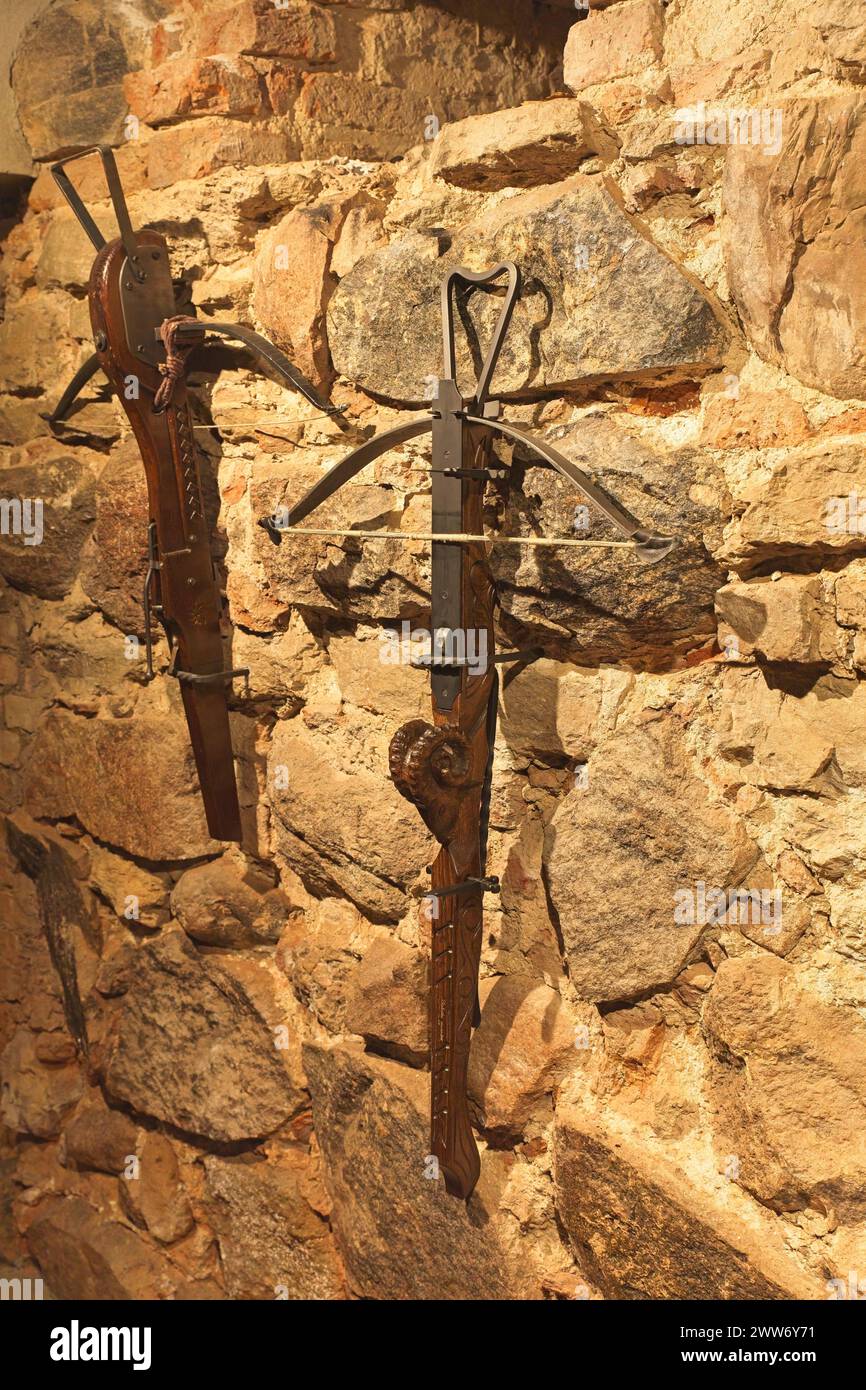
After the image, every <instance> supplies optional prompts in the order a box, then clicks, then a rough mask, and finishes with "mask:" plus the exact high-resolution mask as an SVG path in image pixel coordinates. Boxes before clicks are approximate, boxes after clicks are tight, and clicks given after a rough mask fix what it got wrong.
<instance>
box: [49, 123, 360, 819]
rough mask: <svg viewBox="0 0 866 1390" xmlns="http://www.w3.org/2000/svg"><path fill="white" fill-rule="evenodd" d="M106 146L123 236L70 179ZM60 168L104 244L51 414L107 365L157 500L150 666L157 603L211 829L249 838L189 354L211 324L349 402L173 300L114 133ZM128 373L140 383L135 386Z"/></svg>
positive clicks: (254, 339)
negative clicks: (139, 226)
mask: <svg viewBox="0 0 866 1390" xmlns="http://www.w3.org/2000/svg"><path fill="white" fill-rule="evenodd" d="M94 153H97V154H98V155H99V157H100V159H101V160H102V166H103V169H104V172H105V179H106V183H107V185H108V192H109V195H110V197H111V202H112V206H113V208H114V214H115V217H116V219H117V227H118V231H119V236H117V237H116V238H115V239H114V240H112V241H106V240H105V238H104V237H103V235H102V233H101V232H100V230H99V227H98V226H97V225H96V222H95V221H94V219H93V217H92V216H91V215H90V213H89V212H88V210H87V208H86V207H85V205H84V203H83V201H82V199H81V197H80V195H79V194H78V192H77V191H76V189H75V188H74V187H73V185H72V183H71V181H70V179H69V176H68V174H67V173H66V168H65V166H66V165H67V164H69V163H71V162H72V160H77V159H82V158H84V157H85V155H91V154H94ZM51 172H52V174H53V176H54V178H55V180H56V182H57V184H58V185H59V187H60V190H61V192H62V193H63V196H64V197H65V199H66V201H67V202H68V203H69V205H70V207H71V208H72V211H73V212H74V214H75V216H76V217H77V218H78V221H79V222H80V223H81V226H82V227H83V228H84V231H85V232H86V233H87V235H88V237H89V238H90V240H91V241H92V243H93V245H94V246H95V247H96V252H97V254H96V257H95V259H94V262H93V267H92V269H91V272H90V282H89V287H88V298H89V302H90V319H91V324H92V327H93V334H94V344H95V347H96V351H95V353H94V354H93V355H92V356H91V357H89V358H88V359H87V361H86V362H85V363H84V364H83V365H82V366H81V367H80V368H79V369H78V371H77V372H76V373H75V375H74V377H73V378H72V380H71V381H70V383H69V385H68V387H67V388H66V390H65V391H64V392H63V395H62V396H61V398H60V400H59V401H58V403H57V405H56V407H55V409H54V411H53V412H52V413H51V415H50V416H49V417H48V419H49V421H50V423H51V424H52V425H57V424H59V423H60V422H61V421H63V420H65V419H66V417H67V416H68V414H69V411H70V409H71V407H72V405H73V403H74V401H75V399H76V398H77V396H78V394H79V392H80V391H81V389H82V388H83V387H84V386H85V385H86V384H87V382H88V381H89V380H90V378H91V377H92V376H93V375H94V373H95V372H96V371H97V370H98V369H99V368H100V367H101V368H102V370H103V372H104V373H105V375H106V376H107V377H108V380H109V382H110V383H111V385H112V386H113V388H114V390H115V392H116V393H117V396H118V399H119V400H120V402H121V404H122V406H123V408H124V410H125V411H126V414H127V416H128V418H129V422H130V425H131V426H132V430H133V433H134V434H135V437H136V440H137V442H138V447H139V449H140V451H141V457H142V461H143V463H144V469H145V473H146V475H147V490H148V499H149V509H150V521H149V525H148V560H149V563H148V569H147V577H146V580H145V585H144V633H145V644H146V655H147V678H148V679H150V678H152V677H153V674H154V671H153V648H152V635H151V616H152V614H154V613H155V614H157V615H158V617H159V619H160V622H161V623H162V626H163V628H164V629H165V633H166V636H167V638H168V640H169V645H170V648H171V662H170V666H169V672H168V673H169V674H170V675H173V676H175V677H176V678H177V680H178V681H179V682H180V688H181V694H182V698H183V704H184V710H185V713H186V719H187V724H188V726H189V735H190V742H191V744H192V749H193V753H194V756H195V762H196V767H197V770H198V777H199V784H200V786H201V794H202V799H203V802H204V808H205V814H206V816H207V824H208V830H209V831H210V834H211V835H212V836H213V837H214V838H215V839H218V840H240V838H241V823H240V810H239V806H238V794H237V786H236V783H235V771H234V761H233V756H232V744H231V734H230V731H229V717H228V700H229V693H230V687H231V682H232V679H233V677H234V676H246V675H247V674H248V672H247V670H246V669H245V668H244V669H234V670H226V669H224V662H223V642H222V631H221V617H222V592H221V589H220V584H219V580H218V577H217V575H216V573H215V570H214V565H213V560H212V558H211V546H210V536H209V534H208V528H207V525H206V522H205V516H204V506H203V502H202V491H201V479H200V475H199V465H198V458H197V453H196V448H195V443H194V437H193V428H194V427H193V424H192V420H191V418H190V411H189V404H188V400H187V391H186V385H185V381H184V373H185V369H186V358H187V356H188V354H189V353H190V352H192V350H193V349H194V348H197V347H201V346H202V345H203V344H204V341H205V332H208V333H216V334H218V335H220V336H222V337H226V338H236V339H238V340H239V341H240V342H242V343H244V344H245V345H246V346H247V347H248V348H249V349H251V351H252V352H253V353H255V354H256V355H257V356H258V357H260V358H262V359H263V360H264V361H265V362H267V363H268V365H269V366H270V367H271V368H272V369H273V371H274V372H275V374H276V375H277V376H278V377H279V378H280V380H281V381H282V382H283V384H284V385H286V386H289V387H291V388H292V389H293V390H296V391H299V392H300V393H301V395H302V396H304V397H306V399H307V400H308V401H310V402H311V404H313V405H316V406H318V407H319V408H320V409H321V411H322V412H323V413H324V414H328V415H335V416H337V418H338V419H339V418H340V414H339V411H340V409H341V408H338V407H334V406H331V405H329V404H328V403H327V402H325V401H323V400H322V399H321V397H320V396H319V395H318V393H317V392H316V390H315V388H314V387H313V386H312V385H311V384H310V382H308V381H307V380H306V378H305V377H304V376H302V374H301V373H300V372H299V371H298V369H297V368H296V367H295V366H293V364H292V363H291V362H290V361H289V359H288V358H287V357H286V356H285V355H284V354H283V353H282V352H280V351H279V349H278V348H276V347H275V346H274V344H273V343H270V342H268V340H267V339H266V338H263V337H261V336H260V335H259V334H258V333H254V332H253V331H252V329H250V328H246V327H244V326H243V325H241V324H236V323H214V322H201V321H198V320H196V319H195V318H192V317H190V316H188V315H185V314H179V313H178V312H177V308H176V306H175V297H174V290H173V286H172V278H171V267H170V264H169V257H168V247H167V245H166V242H165V238H164V237H162V236H160V234H159V233H158V232H155V231H152V230H150V229H148V228H146V229H144V230H142V231H140V232H137V233H136V232H133V230H132V223H131V221H130V217H129V210H128V208H127V205H126V199H125V197H124V194H123V187H122V184H121V181H120V177H119V175H118V171H117V165H116V163H115V159H114V154H113V152H112V150H111V149H110V148H109V147H108V146H105V145H100V146H98V147H97V149H96V150H86V151H84V152H83V153H82V154H77V155H72V156H70V157H69V158H67V159H63V160H60V161H58V163H56V164H54V165H52V166H51ZM130 381H132V382H134V383H135V384H136V386H135V390H133V391H130V390H129V389H128V387H129V383H130Z"/></svg>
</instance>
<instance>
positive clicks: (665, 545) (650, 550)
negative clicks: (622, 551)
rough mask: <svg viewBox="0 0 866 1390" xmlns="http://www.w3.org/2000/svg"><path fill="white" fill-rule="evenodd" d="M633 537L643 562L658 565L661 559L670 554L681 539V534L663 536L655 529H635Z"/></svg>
mask: <svg viewBox="0 0 866 1390" xmlns="http://www.w3.org/2000/svg"><path fill="white" fill-rule="evenodd" d="M631 539H632V541H633V543H634V548H635V550H636V551H637V554H638V557H639V558H640V559H641V560H642V561H643V563H644V564H645V565H657V564H658V562H659V560H663V559H664V558H665V556H666V555H670V553H671V551H672V550H673V548H674V546H675V545H676V544H677V543H678V541H679V536H661V535H659V534H658V533H657V532H655V531H635V532H634V534H633V535H632V538H631Z"/></svg>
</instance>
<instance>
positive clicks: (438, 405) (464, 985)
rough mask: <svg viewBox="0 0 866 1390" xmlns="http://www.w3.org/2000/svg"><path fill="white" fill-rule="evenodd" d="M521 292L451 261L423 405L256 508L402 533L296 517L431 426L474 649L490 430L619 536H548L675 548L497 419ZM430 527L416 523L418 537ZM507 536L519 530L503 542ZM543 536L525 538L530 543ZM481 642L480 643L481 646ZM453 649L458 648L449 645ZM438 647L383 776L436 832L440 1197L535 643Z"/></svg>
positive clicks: (487, 637) (448, 552)
mask: <svg viewBox="0 0 866 1390" xmlns="http://www.w3.org/2000/svg"><path fill="white" fill-rule="evenodd" d="M503 277H507V278H506V284H505V287H504V296H503V304H502V308H501V310H500V313H499V318H498V321H497V323H496V327H495V330H494V333H493V337H492V339H491V342H490V347H489V349H488V351H487V355H486V357H485V359H484V362H483V365H482V367H481V371H480V374H479V377H478V381H477V384H476V386H475V390H474V392H473V394H472V396H471V397H470V398H468V399H466V398H464V397H463V396H462V394H461V392H460V388H459V386H458V384H457V379H456V348H455V337H454V292H455V289H457V288H460V289H461V290H462V291H464V292H465V293H467V294H468V293H471V292H473V291H475V290H481V291H485V292H492V293H495V292H497V291H498V292H499V293H500V294H502V293H503V287H502V285H501V283H500V282H501V280H502V278H503ZM519 289H520V275H519V271H518V268H517V266H516V265H514V264H513V263H512V262H502V263H501V264H499V265H497V266H494V267H493V269H492V270H488V271H486V272H483V273H481V274H475V273H473V272H471V271H469V270H466V269H463V268H458V269H455V270H452V271H451V272H450V273H449V274H448V275H447V276H446V278H445V280H444V281H443V284H442V332H443V359H444V368H443V373H444V374H443V376H442V378H441V379H440V380H439V382H438V386H437V389H436V394H435V396H434V399H433V402H432V409H431V410H430V411H425V412H424V413H423V414H417V415H413V416H411V417H410V418H409V419H407V420H405V421H404V422H402V423H401V424H399V425H397V426H395V427H394V428H392V429H390V430H386V431H384V432H383V433H382V434H380V435H377V436H375V437H374V438H372V439H370V440H368V441H366V442H365V443H364V444H361V445H360V446H359V447H358V448H356V449H354V450H353V451H352V452H351V453H349V454H348V455H347V456H346V457H345V458H344V459H343V460H342V461H341V462H340V463H338V464H336V465H335V466H334V467H333V468H332V469H330V471H329V472H328V473H326V474H325V475H324V476H323V477H322V478H321V479H320V481H319V482H318V483H316V484H315V485H314V486H313V487H312V488H311V489H310V490H309V491H308V492H307V493H306V494H305V495H304V496H303V497H302V498H301V499H300V501H299V502H297V503H295V505H294V506H292V507H289V508H285V509H282V510H281V511H278V512H276V513H274V514H273V515H272V516H268V517H263V518H262V519H261V520H260V525H262V526H263V527H264V528H265V529H266V530H267V531H268V533H269V535H270V536H271V539H272V540H274V541H275V542H279V541H280V540H281V538H282V535H283V534H293V533H294V534H297V535H321V536H326V535H334V536H352V537H357V538H359V539H362V540H363V539H364V538H365V536H367V537H370V536H371V534H372V536H373V537H375V538H376V539H381V538H383V537H385V536H390V537H391V538H397V539H400V538H403V539H406V538H407V533H406V532H401V531H393V532H375V533H369V532H368V533H365V532H364V531H362V530H350V531H345V530H343V531H327V530H324V529H322V530H308V529H305V528H303V527H301V526H299V525H298V524H297V523H298V522H300V521H302V520H303V519H304V518H305V517H307V516H308V515H309V514H310V512H312V511H314V510H315V509H316V508H317V507H319V506H320V505H321V503H322V502H324V501H325V500H326V499H327V498H328V497H330V496H331V495H332V494H333V493H334V492H336V491H337V490H338V489H339V488H340V487H342V486H343V484H344V483H347V482H348V481H349V480H350V479H351V478H353V477H354V476H355V475H356V474H357V473H359V472H360V470H361V469H362V468H364V467H365V466H366V464H368V463H370V462H372V461H373V460H374V459H376V458H378V457H379V456H380V455H381V454H384V453H386V452H387V451H388V450H389V449H393V448H395V447H396V446H397V445H399V444H402V443H404V442H406V441H407V440H409V439H413V438H416V437H417V436H419V435H422V434H425V433H428V432H429V433H430V434H431V436H432V466H431V472H432V511H433V525H432V530H431V531H430V533H426V538H427V539H429V540H430V542H431V591H432V592H431V613H430V630H431V636H433V635H435V634H439V633H446V634H447V633H451V634H463V636H464V643H463V650H464V651H465V650H467V643H466V642H465V636H466V634H467V632H468V631H474V633H475V634H476V635H477V637H478V638H479V639H481V640H480V641H476V642H475V644H474V645H475V650H476V652H477V651H487V652H489V653H492V652H494V650H495V647H494V627H493V621H494V611H495V607H496V603H497V598H496V586H495V581H494V578H493V575H492V573H491V570H490V566H489V563H488V556H487V546H486V542H487V540H488V538H487V537H486V536H484V535H483V534H482V509H483V500H484V492H485V488H486V485H487V483H488V481H490V480H491V479H493V478H498V477H500V476H501V474H502V470H501V469H497V468H494V467H493V466H492V453H491V446H492V441H493V438H494V436H496V435H499V436H501V437H502V438H503V439H505V440H508V441H513V442H514V443H518V444H520V445H522V446H523V447H524V448H525V449H527V450H528V451H529V452H530V453H532V454H534V455H535V456H536V458H537V459H540V460H541V461H542V462H543V463H546V464H547V465H549V466H551V467H553V468H554V469H556V470H557V471H558V472H559V473H560V474H562V476H563V477H565V478H567V479H568V480H569V482H571V483H572V484H574V486H575V487H576V488H577V491H578V492H579V493H580V494H581V495H582V496H583V497H584V498H585V499H586V500H587V502H589V503H591V504H592V506H594V507H595V508H596V510H597V511H598V512H600V513H601V515H602V516H604V517H605V518H606V519H607V520H608V521H609V522H611V523H612V524H613V526H614V527H615V528H616V529H617V531H618V532H619V533H620V534H621V535H622V536H624V537H625V541H620V542H592V541H583V540H577V539H568V540H564V541H555V542H553V543H556V544H572V545H581V546H592V545H594V544H602V545H604V544H607V545H610V544H614V545H626V546H629V547H630V548H631V549H632V550H633V551H634V553H635V554H636V555H637V557H638V558H639V559H640V560H641V561H643V562H644V563H645V564H653V563H655V562H656V561H658V560H661V559H662V558H663V557H664V556H665V555H667V554H668V553H669V552H670V550H671V549H672V548H673V546H674V545H675V544H676V539H675V538H674V537H672V536H664V535H660V534H658V533H657V532H655V531H653V530H651V529H650V528H648V527H646V526H644V525H642V523H641V522H640V521H639V520H638V519H637V517H635V516H633V515H632V513H631V512H629V511H627V510H626V508H625V507H623V506H622V504H621V503H620V502H618V501H617V500H616V499H615V498H614V497H611V496H610V495H609V494H608V493H607V492H606V491H605V490H604V489H603V488H601V487H600V486H599V485H598V484H597V483H596V482H595V481H594V480H593V479H592V478H590V477H589V476H588V475H587V474H586V473H584V472H583V471H582V469H580V468H578V467H577V465H576V464H574V463H572V462H571V460H570V459H567V458H566V457H565V456H564V455H563V454H560V453H559V452H558V451H557V450H556V449H554V448H553V447H552V446H551V445H550V444H549V443H547V441H546V440H543V439H538V438H536V437H535V436H534V435H532V434H531V433H529V432H528V431H526V430H523V429H520V428H518V427H517V426H516V425H512V424H510V423H508V422H507V421H505V420H503V419H501V418H500V404H499V402H497V401H493V400H491V399H490V398H489V393H490V387H491V383H492V379H493V374H494V371H495V368H496V363H497V361H498V358H499V354H500V352H501V350H502V345H503V342H504V340H505V335H506V333H507V331H508V326H509V323H510V320H511V315H512V313H513V310H514V305H515V303H516V300H517V296H518V294H519ZM423 534H425V533H411V535H413V536H419V537H422V536H423ZM508 539H509V540H513V541H514V542H515V543H517V542H518V540H519V538H514V537H511V538H508ZM538 540H539V538H529V539H528V540H525V541H524V540H520V543H524V544H526V543H529V544H532V543H538ZM485 644H486V645H485ZM454 649H459V644H454V647H452V651H453V650H454ZM447 651H448V649H447V645H446V646H445V654H443V652H442V649H441V646H440V645H439V644H432V643H431V653H432V654H431V655H430V656H429V657H428V658H425V659H424V660H423V661H421V662H416V663H415V664H420V665H424V666H425V667H427V668H428V669H429V671H430V683H431V694H432V703H433V723H432V724H429V723H427V722H426V720H423V719H413V720H410V721H409V723H407V724H404V725H403V726H402V727H401V728H400V729H398V730H397V732H396V733H395V734H394V736H393V738H392V740H391V744H390V749H389V771H390V776H391V778H392V780H393V782H394V784H395V786H396V787H397V789H398V791H400V792H401V793H402V795H403V796H405V797H406V798H407V800H409V801H410V802H412V804H413V805H414V806H416V807H417V809H418V811H419V812H420V814H421V816H422V818H423V820H424V822H425V824H426V825H427V827H428V829H429V830H430V831H431V832H432V833H433V835H434V836H435V838H436V839H437V841H438V842H439V846H440V848H439V852H438V854H437V856H436V859H435V860H434V862H433V864H432V866H431V868H430V874H431V883H430V892H429V895H428V898H429V900H430V901H431V902H432V904H433V905H434V910H433V911H431V913H430V916H431V920H432V971H431V990H430V1072H431V1086H430V1089H431V1101H430V1144H431V1153H432V1155H433V1156H434V1157H435V1158H436V1159H437V1161H438V1164H439V1169H440V1171H441V1172H442V1174H443V1176H444V1179H445V1186H446V1189H447V1191H448V1192H449V1193H451V1194H452V1195H453V1196H457V1197H460V1198H463V1199H468V1198H469V1197H470V1196H471V1194H472V1191H473V1189H474V1187H475V1184H476V1182H477V1181H478V1176H479V1173H480V1168H481V1164H480V1158H479V1154H478V1149H477V1145H476V1143H475V1139H474V1137H473V1132H472V1124H471V1118H470V1111H469V1102H468V1098H467V1071H468V1062H469V1047H470V1039H471V1033H472V1029H473V1027H477V1025H478V1023H479V1022H480V1009H479V999H478V972H479V965H480V956H481V943H482V923H483V897H484V894H485V893H486V892H490V893H497V892H499V881H498V879H497V878H496V877H495V876H492V875H489V874H487V872H486V853H487V829H488V813H489V804H490V793H491V784H492V771H493V754H494V741H495V736H496V717H497V710H498V691H499V681H498V675H497V671H496V667H497V666H498V665H500V664H502V663H505V662H511V661H519V662H525V661H531V660H535V659H536V658H537V657H539V656H542V655H543V654H544V653H543V650H542V649H540V648H530V649H528V650H522V651H507V652H500V653H498V654H496V655H493V656H492V657H490V658H489V659H488V660H487V661H486V662H484V663H483V669H479V663H478V662H477V659H476V658H475V657H472V658H470V657H467V656H459V655H448V654H447Z"/></svg>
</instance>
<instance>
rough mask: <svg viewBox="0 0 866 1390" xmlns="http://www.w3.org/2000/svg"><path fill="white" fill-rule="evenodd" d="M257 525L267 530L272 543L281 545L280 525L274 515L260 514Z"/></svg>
mask: <svg viewBox="0 0 866 1390" xmlns="http://www.w3.org/2000/svg"><path fill="white" fill-rule="evenodd" d="M258 525H259V526H261V528H262V530H263V531H267V533H268V535H269V536H270V538H271V540H272V541H273V543H274V545H282V542H283V537H282V529H283V528H282V527H281V526H280V525H279V523H278V519H277V517H276V516H260V517H259V520H258Z"/></svg>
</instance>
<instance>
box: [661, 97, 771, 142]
mask: <svg viewBox="0 0 866 1390" xmlns="http://www.w3.org/2000/svg"><path fill="white" fill-rule="evenodd" d="M673 119H674V120H675V121H676V128H675V130H674V139H675V140H676V142H677V144H678V145H756V146H758V148H759V149H761V150H762V151H763V153H764V154H774V155H775V154H778V153H779V151H780V150H781V148H782V112H781V111H780V110H779V108H778V107H776V109H775V110H773V111H771V110H769V108H768V107H750V106H739V107H733V106H732V107H730V108H722V109H716V110H712V111H708V110H707V107H706V103H705V102H703V101H698V102H696V103H695V105H694V106H682V107H680V109H679V111H675V112H674V116H673Z"/></svg>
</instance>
